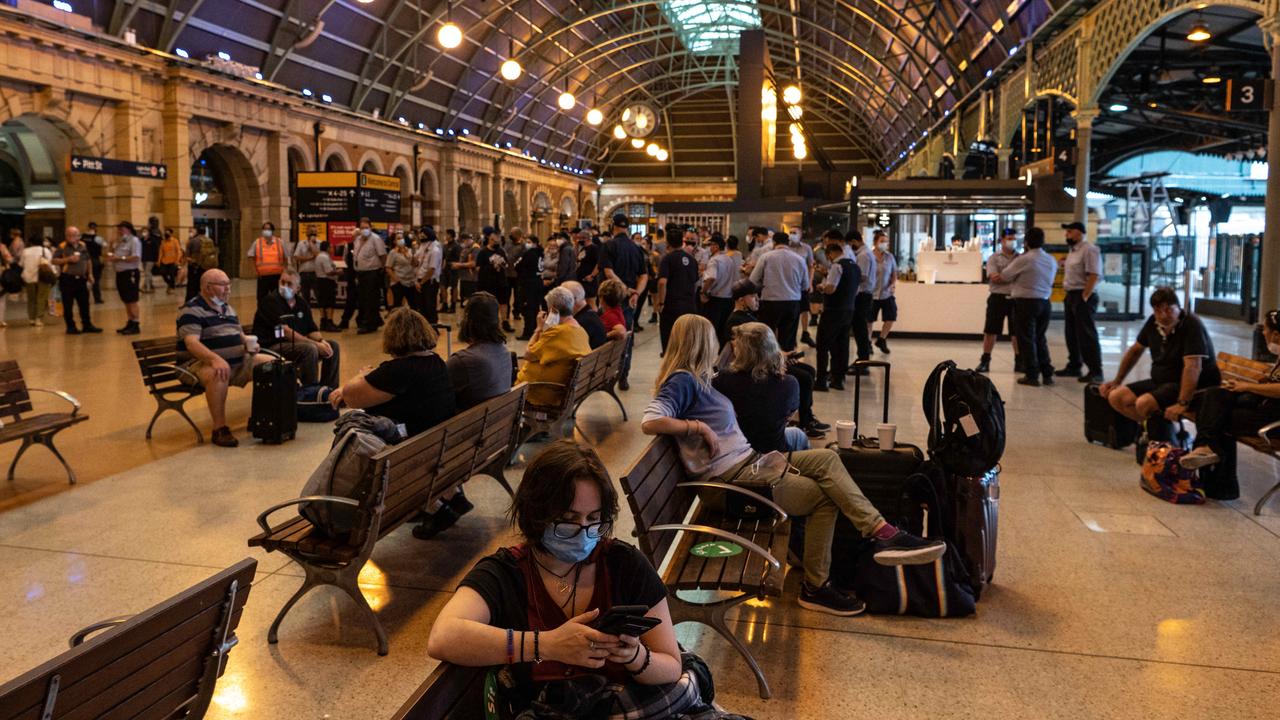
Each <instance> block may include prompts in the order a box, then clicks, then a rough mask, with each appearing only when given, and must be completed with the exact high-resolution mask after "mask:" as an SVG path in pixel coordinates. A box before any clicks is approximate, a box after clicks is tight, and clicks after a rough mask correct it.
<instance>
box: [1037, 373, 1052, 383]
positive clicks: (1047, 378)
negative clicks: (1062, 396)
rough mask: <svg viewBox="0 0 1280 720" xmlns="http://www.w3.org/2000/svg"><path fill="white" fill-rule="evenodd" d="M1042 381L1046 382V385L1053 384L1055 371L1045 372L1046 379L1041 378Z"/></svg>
mask: <svg viewBox="0 0 1280 720" xmlns="http://www.w3.org/2000/svg"><path fill="white" fill-rule="evenodd" d="M1040 382H1041V383H1042V384H1044V385H1052V384H1053V373H1045V374H1044V379H1043V380H1041V381H1040Z"/></svg>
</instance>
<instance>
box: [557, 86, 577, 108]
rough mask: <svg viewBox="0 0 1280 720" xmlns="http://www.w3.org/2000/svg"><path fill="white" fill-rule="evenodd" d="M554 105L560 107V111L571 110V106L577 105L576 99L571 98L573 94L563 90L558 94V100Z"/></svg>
mask: <svg viewBox="0 0 1280 720" xmlns="http://www.w3.org/2000/svg"><path fill="white" fill-rule="evenodd" d="M556 103H557V104H558V105H560V109H561V110H572V109H573V106H574V105H576V104H577V103H578V99H577V98H575V97H574V96H573V93H571V92H569V91H568V90H565V91H564V92H562V93H560V99H559V100H557V101H556Z"/></svg>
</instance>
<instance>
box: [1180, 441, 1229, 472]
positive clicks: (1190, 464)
mask: <svg viewBox="0 0 1280 720" xmlns="http://www.w3.org/2000/svg"><path fill="white" fill-rule="evenodd" d="M1219 460H1221V458H1219V457H1218V454H1217V453H1215V452H1214V451H1213V450H1211V449H1209V446H1208V445H1202V446H1200V447H1198V448H1195V449H1194V450H1192V451H1191V452H1189V453H1187V454H1186V455H1183V456H1182V457H1181V458H1180V459H1179V460H1178V464H1179V465H1181V466H1182V467H1184V468H1186V469H1187V470H1196V469H1199V468H1202V467H1205V466H1207V465H1215V464H1217V462H1218V461H1219Z"/></svg>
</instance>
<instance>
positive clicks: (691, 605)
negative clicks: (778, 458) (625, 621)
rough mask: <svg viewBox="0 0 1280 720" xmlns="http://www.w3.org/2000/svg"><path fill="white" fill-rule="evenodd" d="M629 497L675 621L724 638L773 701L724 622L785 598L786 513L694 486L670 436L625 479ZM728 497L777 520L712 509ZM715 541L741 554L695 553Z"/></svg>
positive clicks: (718, 488)
mask: <svg viewBox="0 0 1280 720" xmlns="http://www.w3.org/2000/svg"><path fill="white" fill-rule="evenodd" d="M622 490H623V492H624V493H625V494H626V496H627V503H628V504H629V505H630V506H631V513H632V515H634V516H635V524H636V529H635V533H636V539H637V540H638V542H639V545H640V550H641V551H642V552H643V553H644V554H645V556H646V557H647V558H649V562H650V563H652V564H653V566H654V567H655V568H657V569H658V573H659V574H660V575H661V576H662V580H663V582H664V583H666V586H667V589H668V591H669V595H670V598H669V603H670V606H671V618H672V621H673V622H675V623H676V624H679V623H682V622H699V623H702V624H704V625H706V626H708V627H710V628H712V629H713V630H715V631H716V632H718V633H720V634H721V635H722V636H724V638H725V639H727V640H728V641H729V643H730V644H732V645H733V647H734V648H735V649H736V650H737V651H738V653H739V654H740V655H742V657H743V659H744V660H746V661H747V664H748V665H750V666H751V671H752V672H753V673H755V676H756V683H757V684H758V685H759V689H760V697H762V698H768V697H769V695H770V692H769V683H768V682H767V681H766V680H765V677H764V672H762V671H761V670H760V665H759V664H757V663H756V660H755V658H754V657H752V655H751V652H750V651H749V650H747V647H746V645H744V644H743V643H742V641H741V640H739V639H738V638H737V637H736V636H734V635H733V633H732V632H730V631H729V627H728V625H727V624H726V623H725V619H724V618H725V613H727V612H728V611H729V610H730V609H732V608H734V607H736V606H738V605H741V604H742V603H744V602H747V601H748V600H752V599H763V598H765V597H780V596H781V595H782V583H783V580H784V578H785V577H786V566H785V562H786V557H787V541H788V538H789V536H790V533H791V523H790V521H789V520H788V518H787V513H786V512H785V511H783V509H782V508H780V507H778V506H777V505H776V504H775V503H773V502H772V501H771V500H769V499H768V498H765V497H763V496H761V495H759V494H757V493H754V492H751V491H750V490H747V489H745V488H742V487H738V486H734V485H727V484H724V483H716V482H709V481H693V480H691V479H690V478H689V477H688V476H687V475H686V474H685V470H684V464H683V463H682V462H681V460H680V455H679V452H678V451H677V450H676V444H675V441H674V440H673V439H671V438H670V437H667V436H663V435H660V436H658V437H656V438H654V440H653V441H652V442H651V443H649V446H648V447H647V448H645V451H644V454H643V455H641V456H640V458H639V459H638V460H636V462H635V464H633V465H632V466H631V469H630V470H628V471H627V473H626V475H624V476H623V477H622ZM728 493H737V494H739V495H741V496H742V499H743V500H745V501H746V502H750V503H752V504H754V505H757V506H758V507H759V508H761V509H767V510H768V511H771V513H772V517H770V518H768V519H761V520H742V519H737V518H733V517H729V516H727V515H725V513H724V512H722V511H720V510H718V509H715V508H713V505H721V504H723V503H722V501H723V498H724V496H725V495H726V494H728ZM700 496H701V497H700ZM703 498H705V499H706V500H707V501H708V502H704V500H703ZM712 541H728V542H729V543H733V544H735V545H737V546H739V547H740V548H741V551H740V552H738V553H736V554H727V553H726V554H725V555H722V556H720V557H717V556H716V555H715V551H716V550H717V549H720V550H721V551H722V552H724V551H725V548H726V547H727V546H726V545H725V544H724V543H723V542H721V543H718V547H717V546H714V545H713V546H709V547H708V546H704V547H703V548H702V549H703V550H704V551H706V550H710V551H711V552H703V553H702V554H694V553H693V552H692V550H693V548H694V547H695V546H698V545H701V544H703V543H709V542H712ZM728 550H730V551H731V550H732V548H728ZM681 591H703V592H700V593H699V596H701V597H702V598H705V599H686V598H683V597H681V596H680V594H679V593H680V592H681ZM706 591H710V592H709V593H708V592H706ZM707 595H711V597H710V598H707V597H706V596H707ZM726 595H727V597H726Z"/></svg>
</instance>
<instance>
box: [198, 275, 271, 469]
mask: <svg viewBox="0 0 1280 720" xmlns="http://www.w3.org/2000/svg"><path fill="white" fill-rule="evenodd" d="M230 294H231V279H230V278H228V277H227V274H226V273H224V272H223V271H221V270H217V269H214V270H208V271H206V272H205V273H204V275H202V276H201V277H200V294H199V295H197V296H195V297H193V298H191V299H190V300H188V301H187V302H186V304H185V305H183V306H182V311H181V314H179V316H178V361H179V363H180V364H181V367H182V368H183V369H184V370H186V371H187V372H189V373H191V375H192V376H194V377H196V378H199V380H200V384H201V385H202V386H204V394H205V398H206V399H207V400H208V401H209V415H210V416H211V417H212V418H213V444H214V445H217V446H219V447H235V446H236V445H239V444H240V443H239V441H238V440H236V436H235V435H233V434H232V433H231V428H229V427H227V388H228V387H230V386H231V385H235V386H236V387H244V386H245V385H247V384H248V383H249V381H250V380H252V379H253V368H254V366H255V365H260V364H262V363H264V362H267V361H268V360H270V359H271V356H270V355H261V354H256V350H257V348H255V353H254V354H250V353H249V352H248V351H247V350H246V346H245V337H244V331H243V329H242V328H241V325H240V318H238V317H237V316H236V311H235V310H233V309H232V308H231V306H230V305H229V304H227V297H228V296H229V295H230Z"/></svg>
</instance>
